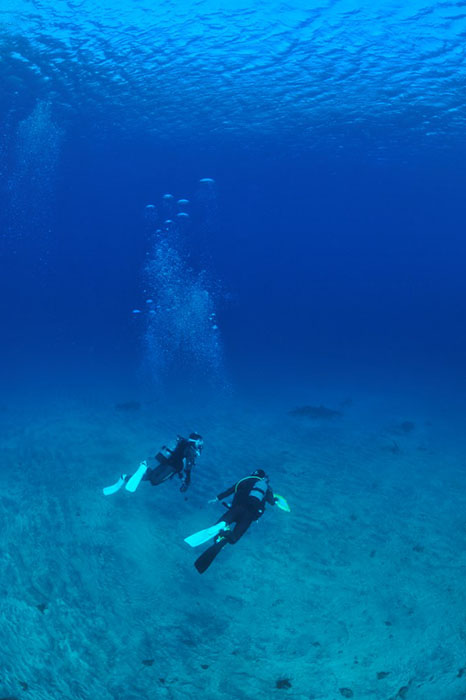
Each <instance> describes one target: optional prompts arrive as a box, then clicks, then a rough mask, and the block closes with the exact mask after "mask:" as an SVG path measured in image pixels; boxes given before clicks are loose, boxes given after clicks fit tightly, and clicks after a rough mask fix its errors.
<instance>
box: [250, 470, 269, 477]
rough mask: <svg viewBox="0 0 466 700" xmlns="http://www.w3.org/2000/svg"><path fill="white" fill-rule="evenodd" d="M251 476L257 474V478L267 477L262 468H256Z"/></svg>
mask: <svg viewBox="0 0 466 700" xmlns="http://www.w3.org/2000/svg"><path fill="white" fill-rule="evenodd" d="M251 476H257V477H258V478H259V479H268V478H269V477H268V476H267V474H266V473H265V471H264V470H263V469H256V470H255V471H253V472H252V474H251Z"/></svg>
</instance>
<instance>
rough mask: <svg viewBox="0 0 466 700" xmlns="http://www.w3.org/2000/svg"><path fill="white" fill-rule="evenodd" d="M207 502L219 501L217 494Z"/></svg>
mask: <svg viewBox="0 0 466 700" xmlns="http://www.w3.org/2000/svg"><path fill="white" fill-rule="evenodd" d="M207 503H218V498H217V496H215V498H211V499H210V501H207Z"/></svg>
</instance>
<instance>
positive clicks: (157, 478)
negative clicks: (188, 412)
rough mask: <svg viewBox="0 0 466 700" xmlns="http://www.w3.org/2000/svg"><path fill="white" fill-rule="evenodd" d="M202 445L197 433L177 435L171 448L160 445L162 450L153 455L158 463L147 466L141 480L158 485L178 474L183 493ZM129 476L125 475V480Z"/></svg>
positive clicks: (202, 442) (187, 485) (186, 488)
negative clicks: (185, 436) (173, 446)
mask: <svg viewBox="0 0 466 700" xmlns="http://www.w3.org/2000/svg"><path fill="white" fill-rule="evenodd" d="M203 446H204V441H203V439H202V436H201V435H199V433H191V434H190V436H189V438H184V437H181V436H180V435H179V436H178V439H177V443H176V447H175V448H174V449H173V450H171V449H169V448H168V447H162V450H161V451H160V452H159V453H158V454H156V455H155V459H156V460H157V462H159V465H158V466H157V467H153V468H152V469H151V468H150V467H148V468H147V471H146V473H145V474H144V476H143V477H142V481H150V483H151V484H152V486H158V484H161V483H162V482H164V481H166V480H167V479H171V478H172V477H173V476H175V474H178V476H179V478H180V479H182V484H181V486H180V491H181V492H182V493H184V492H185V491H187V490H188V487H189V484H190V483H191V470H192V468H193V467H194V463H195V461H196V457H199V456H200V454H201V452H202V448H203ZM129 478H130V477H129V476H127V477H126V481H128V480H129Z"/></svg>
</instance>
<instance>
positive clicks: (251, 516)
mask: <svg viewBox="0 0 466 700" xmlns="http://www.w3.org/2000/svg"><path fill="white" fill-rule="evenodd" d="M256 519H257V518H256V514H255V513H253V512H251V511H250V510H247V509H246V508H244V509H243V512H242V513H241V515H240V517H239V518H238V519H237V520H236V525H235V529H234V530H229V531H228V532H226V533H225V539H226V540H227V542H229V544H236V542H238V540H240V539H241V537H242V536H243V535H244V533H245V532H246V530H248V528H249V526H250V525H251V524H252V523H253V522H254V521H255V520H256Z"/></svg>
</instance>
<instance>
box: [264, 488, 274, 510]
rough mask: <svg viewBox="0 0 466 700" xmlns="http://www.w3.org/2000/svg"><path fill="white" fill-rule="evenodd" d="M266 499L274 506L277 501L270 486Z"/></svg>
mask: <svg viewBox="0 0 466 700" xmlns="http://www.w3.org/2000/svg"><path fill="white" fill-rule="evenodd" d="M265 500H266V501H267V503H270V505H271V506H274V505H275V503H276V500H277V499H276V498H275V496H274V495H273V491H272V489H271V488H270V487H269V488H268V489H267V493H266V494H265Z"/></svg>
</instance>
